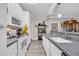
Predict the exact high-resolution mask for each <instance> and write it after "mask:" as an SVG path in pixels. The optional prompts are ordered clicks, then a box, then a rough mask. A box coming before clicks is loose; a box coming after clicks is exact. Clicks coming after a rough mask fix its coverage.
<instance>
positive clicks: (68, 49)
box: [44, 34, 79, 56]
mask: <svg viewBox="0 0 79 59" xmlns="http://www.w3.org/2000/svg"><path fill="white" fill-rule="evenodd" d="M44 36H45V37H46V38H47V39H48V40H49V41H51V42H52V43H53V44H54V45H56V46H57V47H58V48H59V49H60V50H61V51H62V52H64V53H65V54H66V55H68V56H79V42H77V41H73V40H69V41H71V42H72V43H57V42H55V41H54V40H52V39H50V38H49V37H50V36H52V35H51V34H46V35H44ZM52 37H53V36H52Z"/></svg>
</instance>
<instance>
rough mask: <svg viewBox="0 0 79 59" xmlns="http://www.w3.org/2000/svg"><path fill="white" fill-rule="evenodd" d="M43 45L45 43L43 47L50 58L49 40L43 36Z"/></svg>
mask: <svg viewBox="0 0 79 59" xmlns="http://www.w3.org/2000/svg"><path fill="white" fill-rule="evenodd" d="M42 43H43V47H44V49H45V52H46V54H47V56H49V40H48V39H47V38H46V37H45V36H43V41H42Z"/></svg>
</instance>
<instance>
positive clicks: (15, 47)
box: [7, 42, 17, 55]
mask: <svg viewBox="0 0 79 59" xmlns="http://www.w3.org/2000/svg"><path fill="white" fill-rule="evenodd" d="M14 50H16V53H17V42H16V43H14V44H12V45H11V46H9V47H8V48H7V53H8V55H9V54H11V53H12V52H13V51H14Z"/></svg>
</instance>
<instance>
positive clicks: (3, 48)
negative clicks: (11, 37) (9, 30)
mask: <svg viewBox="0 0 79 59" xmlns="http://www.w3.org/2000/svg"><path fill="white" fill-rule="evenodd" d="M4 52H5V53H4ZM4 55H5V56H6V55H7V37H6V30H5V29H0V56H4Z"/></svg>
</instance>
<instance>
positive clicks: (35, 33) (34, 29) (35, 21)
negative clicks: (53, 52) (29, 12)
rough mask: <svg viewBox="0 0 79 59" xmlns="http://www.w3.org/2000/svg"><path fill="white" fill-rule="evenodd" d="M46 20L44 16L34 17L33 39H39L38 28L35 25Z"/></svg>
mask: <svg viewBox="0 0 79 59" xmlns="http://www.w3.org/2000/svg"><path fill="white" fill-rule="evenodd" d="M43 21H44V19H43V18H32V20H31V22H32V25H31V26H32V39H33V40H38V29H37V27H35V25H38V23H42V22H43Z"/></svg>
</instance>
